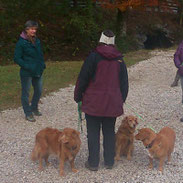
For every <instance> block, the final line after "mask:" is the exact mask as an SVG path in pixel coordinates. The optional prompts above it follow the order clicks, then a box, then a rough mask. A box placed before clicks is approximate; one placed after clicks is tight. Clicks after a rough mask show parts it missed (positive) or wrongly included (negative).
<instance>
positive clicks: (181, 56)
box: [174, 41, 183, 122]
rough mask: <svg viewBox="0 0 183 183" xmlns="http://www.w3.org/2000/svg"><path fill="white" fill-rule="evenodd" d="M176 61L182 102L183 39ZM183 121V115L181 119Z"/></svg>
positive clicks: (177, 51)
mask: <svg viewBox="0 0 183 183" xmlns="http://www.w3.org/2000/svg"><path fill="white" fill-rule="evenodd" d="M174 63H175V66H176V67H177V68H178V74H179V75H180V81H181V88H182V103H183V41H182V42H181V43H180V44H179V46H178V48H177V50H176V52H175V54H174ZM180 121H181V122H183V117H182V118H181V119H180Z"/></svg>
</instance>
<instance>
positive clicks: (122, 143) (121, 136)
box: [115, 116, 138, 161]
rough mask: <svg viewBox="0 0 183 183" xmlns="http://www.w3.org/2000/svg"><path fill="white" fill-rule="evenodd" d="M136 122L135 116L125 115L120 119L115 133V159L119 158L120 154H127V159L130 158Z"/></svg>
mask: <svg viewBox="0 0 183 183" xmlns="http://www.w3.org/2000/svg"><path fill="white" fill-rule="evenodd" d="M137 124H138V122H137V118H136V117H134V116H126V117H125V118H124V119H123V120H122V122H121V125H120V127H119V128H118V131H117V133H116V147H115V150H116V156H115V160H117V161H118V160H120V156H122V155H125V156H127V159H128V160H131V158H132V153H133V149H134V146H133V142H134V132H135V129H136V126H137Z"/></svg>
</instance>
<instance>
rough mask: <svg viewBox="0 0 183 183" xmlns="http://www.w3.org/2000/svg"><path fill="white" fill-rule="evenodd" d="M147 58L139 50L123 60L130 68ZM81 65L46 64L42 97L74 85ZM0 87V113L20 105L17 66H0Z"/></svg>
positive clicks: (146, 53) (147, 55)
mask: <svg viewBox="0 0 183 183" xmlns="http://www.w3.org/2000/svg"><path fill="white" fill-rule="evenodd" d="M149 57H150V54H149V51H146V50H141V51H138V52H131V53H128V54H126V55H125V56H124V60H125V62H126V64H127V66H130V65H133V64H135V63H137V62H139V61H141V60H145V59H147V58H149ZM81 65H82V61H80V62H76V61H75V62H74V61H72V62H71V61H70V62H47V63H46V66H47V68H46V70H45V72H44V74H43V96H45V95H48V94H49V93H51V92H53V91H57V90H58V89H59V88H64V87H67V86H69V84H75V82H76V78H77V76H78V73H79V70H80V68H81ZM0 86H1V87H0V111H2V110H5V109H9V108H16V107H18V106H20V105H21V103H20V95H21V85H20V77H19V66H17V65H9V66H0ZM31 95H32V89H31Z"/></svg>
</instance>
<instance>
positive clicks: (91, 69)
mask: <svg viewBox="0 0 183 183" xmlns="http://www.w3.org/2000/svg"><path fill="white" fill-rule="evenodd" d="M128 88H129V86H128V73H127V68H126V65H125V62H124V61H123V56H122V54H121V53H120V52H119V51H118V50H117V49H116V47H115V35H114V33H113V32H112V31H111V30H106V31H103V32H102V34H101V37H100V40H99V45H98V46H97V47H96V49H95V50H94V51H93V52H91V53H90V54H89V56H88V57H87V58H86V60H85V61H84V63H83V65H82V67H81V71H80V73H79V76H78V79H77V82H76V86H75V90H74V100H75V101H76V102H77V103H78V102H82V111H83V112H84V113H85V117H86V125H87V138H88V151H89V156H88V160H87V161H86V163H85V167H86V168H88V169H89V170H91V171H97V170H98V166H99V159H100V155H99V154H100V129H101V128H102V133H103V149H104V153H103V156H104V165H105V167H106V168H107V169H112V168H113V165H114V155H115V122H116V118H117V117H118V116H120V115H122V114H123V103H124V102H125V100H126V98H127V94H128Z"/></svg>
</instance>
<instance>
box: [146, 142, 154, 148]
mask: <svg viewBox="0 0 183 183" xmlns="http://www.w3.org/2000/svg"><path fill="white" fill-rule="evenodd" d="M153 143H154V140H153V141H152V142H151V143H150V144H148V145H147V146H146V149H150V148H151V147H152V146H153Z"/></svg>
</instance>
